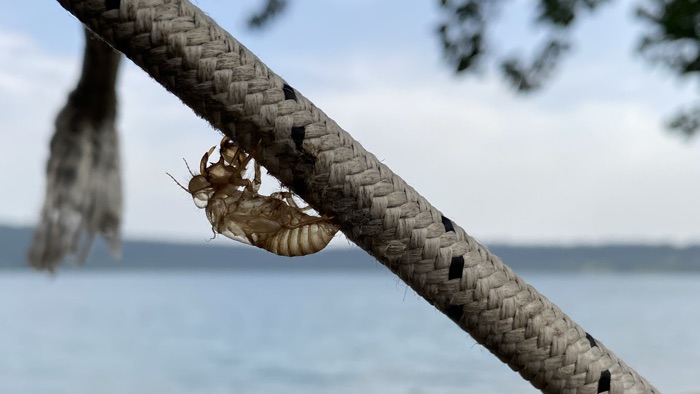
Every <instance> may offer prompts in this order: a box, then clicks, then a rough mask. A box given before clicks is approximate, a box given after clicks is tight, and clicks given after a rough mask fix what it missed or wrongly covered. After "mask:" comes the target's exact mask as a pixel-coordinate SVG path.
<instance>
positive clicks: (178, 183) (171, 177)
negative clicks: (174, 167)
mask: <svg viewBox="0 0 700 394" xmlns="http://www.w3.org/2000/svg"><path fill="white" fill-rule="evenodd" d="M185 163H187V162H185ZM188 169H189V168H188ZM191 173H192V171H190V174H191ZM165 174H166V175H168V176H169V177H170V179H172V180H173V181H175V183H177V185H178V186H180V188H181V189H182V190H184V191H186V192H187V193H189V192H190V191H189V190H187V188H186V187H184V186H182V184H181V183H180V182H178V181H177V179H175V177H174V176H172V175H170V173H167V172H166V173H165Z"/></svg>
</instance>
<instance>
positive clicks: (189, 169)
mask: <svg viewBox="0 0 700 394" xmlns="http://www.w3.org/2000/svg"><path fill="white" fill-rule="evenodd" d="M182 161H184V162H185V167H187V171H189V172H190V175H192V177H193V178H194V173H193V172H192V169H191V168H190V165H189V164H187V160H185V158H184V157H183V158H182ZM166 174H167V172H166ZM168 175H170V174H168ZM171 178H172V176H171ZM175 182H177V181H175Z"/></svg>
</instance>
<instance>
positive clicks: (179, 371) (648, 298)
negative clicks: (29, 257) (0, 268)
mask: <svg viewBox="0 0 700 394" xmlns="http://www.w3.org/2000/svg"><path fill="white" fill-rule="evenodd" d="M524 276H525V278H526V280H528V281H529V282H530V283H531V284H533V285H534V286H535V287H536V288H537V289H538V290H540V291H541V292H542V293H543V294H545V295H547V296H548V297H549V298H550V300H552V301H553V302H555V303H557V304H558V305H559V306H560V307H561V308H562V309H563V310H564V311H566V312H567V313H568V314H569V315H570V316H571V317H572V318H574V319H575V320H576V321H577V322H579V323H580V324H581V325H582V326H583V327H584V328H585V329H586V330H587V331H588V332H589V333H591V334H592V335H593V336H594V337H596V338H597V339H599V340H601V341H602V342H603V343H605V345H606V346H607V347H608V348H610V349H612V350H613V351H615V352H616V353H617V354H618V356H620V357H621V358H622V359H623V360H624V361H625V362H626V363H627V364H629V365H631V366H633V367H634V368H635V369H637V371H639V372H640V373H641V374H642V375H643V376H645V377H646V378H647V379H649V380H650V381H651V382H652V383H654V384H655V385H656V386H657V387H658V388H659V389H660V390H661V391H662V392H665V393H693V392H695V393H699V392H700V373H699V372H700V339H698V337H697V335H696V333H697V331H698V327H700V317H699V315H698V308H699V305H700V276H672V275H658V276H652V275H648V276H625V275H603V274H601V275H584V276H564V275H562V276H545V275H539V274H527V273H526V274H525V275H524ZM0 289H2V297H0V355H1V356H0V393H20V394H39V393H42V394H43V393H58V394H60V393H66V394H67V393H70V394H82V393H85V394H88V393H90V394H93V393H104V394H111V393H113V394H122V393H123V394H127V393H129V394H140V393H143V394H147V393H148V394H152V393H172V394H178V393H202V394H205V393H206V394H219V393H221V394H224V393H329V392H333V393H363V394H368V393H410V394H419V393H535V392H537V391H536V390H534V389H533V388H532V387H531V386H530V385H529V384H528V383H526V382H525V381H524V380H522V379H521V378H520V377H519V376H518V375H517V374H515V373H514V372H512V371H511V370H510V369H509V368H508V367H507V366H505V365H503V364H501V363H500V362H499V361H498V360H497V359H496V358H495V357H494V356H492V355H491V354H490V353H489V352H488V351H486V350H485V349H484V348H482V347H481V346H480V345H477V344H475V342H474V340H472V339H471V338H470V337H468V336H467V335H466V334H464V333H463V332H462V331H460V330H459V329H458V328H457V327H456V326H455V325H454V324H453V323H452V322H450V321H449V320H448V319H447V318H445V317H444V316H443V315H442V314H440V313H439V312H436V311H435V310H434V309H433V308H432V307H430V306H429V305H428V304H427V303H426V302H425V301H423V300H422V299H420V298H419V297H418V296H417V295H416V294H415V293H413V291H412V290H410V289H407V288H406V286H405V285H403V284H402V283H399V282H398V281H397V280H396V279H395V278H394V276H393V275H391V274H389V273H386V274H385V273H382V272H381V271H379V273H377V272H374V273H361V274H357V273H355V274H337V273H335V274H320V273H315V274H314V273H312V274H309V273H298V274H274V275H270V274H263V273H238V272H206V273H202V272H199V273H191V272H189V273H188V272H164V273H157V272H150V273H142V272H127V273H124V272H104V273H90V272H77V273H75V272H68V273H60V274H59V275H58V276H57V277H55V278H49V277H47V276H45V275H42V274H37V273H33V272H26V273H18V272H14V273H12V272H3V273H1V274H0Z"/></svg>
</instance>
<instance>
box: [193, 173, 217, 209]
mask: <svg viewBox="0 0 700 394" xmlns="http://www.w3.org/2000/svg"><path fill="white" fill-rule="evenodd" d="M187 191H188V192H190V194H192V199H193V200H194V205H196V206H197V208H204V207H206V206H207V204H208V203H209V199H210V198H211V196H212V195H213V194H214V188H213V187H212V186H211V183H209V181H208V180H207V178H205V177H204V176H203V175H195V176H194V177H192V179H190V183H189V184H188V185H187Z"/></svg>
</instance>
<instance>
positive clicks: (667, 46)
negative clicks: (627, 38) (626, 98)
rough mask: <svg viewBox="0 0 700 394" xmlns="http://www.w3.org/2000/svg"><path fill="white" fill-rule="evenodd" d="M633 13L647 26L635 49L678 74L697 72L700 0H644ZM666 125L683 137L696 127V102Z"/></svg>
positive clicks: (699, 124) (699, 115)
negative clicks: (643, 3)
mask: <svg viewBox="0 0 700 394" xmlns="http://www.w3.org/2000/svg"><path fill="white" fill-rule="evenodd" d="M637 16H638V17H639V18H640V19H641V20H642V21H644V22H645V23H646V24H647V25H648V26H650V31H649V32H648V33H647V34H644V35H643V36H642V38H641V39H640V41H639V51H640V52H641V53H642V54H643V55H644V56H646V57H647V58H648V59H649V60H650V61H652V62H654V63H658V64H661V65H663V66H665V67H667V68H669V69H670V70H671V71H673V72H674V73H676V74H678V75H679V76H681V77H687V76H695V75H698V74H697V73H698V72H700V1H697V0H648V1H647V4H646V6H641V7H638V8H637ZM667 126H668V127H669V129H671V130H672V131H675V132H677V133H679V134H681V135H684V136H686V137H691V136H693V135H695V134H696V133H697V132H698V130H700V105H696V107H695V108H694V109H692V110H690V111H680V112H678V113H677V114H676V115H674V116H673V117H672V118H671V120H670V121H669V122H668V124H667Z"/></svg>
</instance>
